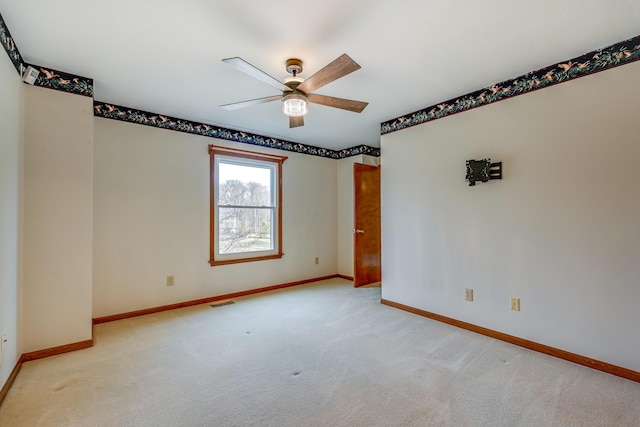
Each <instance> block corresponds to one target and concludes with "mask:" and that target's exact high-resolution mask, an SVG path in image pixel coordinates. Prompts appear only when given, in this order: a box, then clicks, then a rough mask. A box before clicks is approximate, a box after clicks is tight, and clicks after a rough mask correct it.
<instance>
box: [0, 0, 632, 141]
mask: <svg viewBox="0 0 640 427" xmlns="http://www.w3.org/2000/svg"><path fill="white" fill-rule="evenodd" d="M0 13H1V14H2V15H3V17H4V20H5V22H6V24H7V26H8V28H9V31H11V34H12V35H13V38H14V40H15V42H16V44H17V46H18V48H19V49H20V53H21V54H22V56H23V57H24V60H25V61H26V62H28V63H32V64H36V65H39V66H43V67H50V68H54V69H57V70H61V71H65V72H68V73H72V74H77V75H81V76H85V77H90V78H93V79H94V84H95V99H96V100H99V101H104V102H109V103H114V104H118V105H122V106H126V107H131V108H136V109H140V110H145V111H151V112H154V113H160V114H165V115H170V116H174V117H178V118H182V119H188V120H193V121H197V122H204V123H209V124H214V125H219V126H224V127H230V128H233V129H238V130H245V131H250V132H254V133H258V134H261V135H265V136H272V137H277V138H281V139H286V140H290V141H295V142H301V143H304V144H309V145H315V146H320V147H325V148H330V149H342V148H347V147H352V146H356V145H360V144H365V145H370V146H374V147H379V143H380V123H381V122H383V121H386V120H389V119H392V118H395V117H397V116H400V115H404V114H406V113H410V112H412V111H415V110H418V109H421V108H425V107H428V106H430V105H433V104H436V103H438V102H442V101H445V100H448V99H450V98H453V97H456V96H460V95H464V94H466V93H468V92H472V91H474V90H477V89H481V88H483V87H487V86H490V85H492V84H493V83H497V82H500V81H503V80H506V79H509V78H512V77H517V76H519V75H522V74H525V73H527V72H529V71H533V70H537V69H539V68H542V67H545V66H548V65H552V64H554V63H557V62H560V61H564V60H567V59H570V58H573V57H576V56H579V55H581V54H583V53H587V52H589V51H591V50H595V49H598V48H601V47H606V46H608V45H611V44H614V43H616V42H619V41H622V40H625V39H628V38H631V37H634V36H637V35H639V34H640V0H536V1H526V2H525V1H513V0H448V1H445V0H439V1H434V0H394V1H383V0H348V1H345V0H316V1H304V0H298V1H286V0H262V1H258V0H254V1H250V0H233V1H232V0H180V1H177V0H174V1H170V0H103V1H92V0H57V1H51V0H20V1H18V0H0ZM342 53H347V54H348V55H349V56H350V57H351V58H353V59H354V60H355V61H356V62H358V63H359V64H360V65H361V66H362V69H360V70H358V71H356V72H354V73H353V74H350V75H348V76H346V77H343V78H342V79H340V80H337V81H335V82H333V83H330V84H329V85H327V86H324V87H323V88H321V89H319V90H317V92H316V93H319V94H323V95H330V96H337V97H343V98H349V99H355V100H360V101H366V102H369V106H368V107H367V108H366V109H365V110H364V111H363V112H362V113H361V114H356V113H352V112H349V111H343V110H338V109H333V108H328V107H324V106H321V105H315V104H312V105H311V106H310V111H309V113H308V115H307V116H306V117H305V126H304V127H302V128H295V129H289V127H288V120H287V118H286V116H284V115H283V114H282V111H281V106H280V105H279V103H278V102H272V103H268V104H262V105H258V106H254V107H249V108H246V109H242V110H236V111H225V110H223V109H221V108H219V105H221V104H226V103H231V102H237V101H244V100H248V99H254V98H259V97H264V96H269V95H277V94H278V91H277V90H276V89H274V88H273V87H271V86H269V85H267V84H265V83H262V82H260V81H258V80H255V79H253V78H251V77H249V76H247V75H246V74H243V73H241V72H239V71H237V70H235V69H233V68H232V67H230V66H228V65H225V64H224V63H222V62H221V59H223V58H228V57H233V56H240V57H241V58H243V59H245V60H246V61H248V62H250V63H251V64H253V65H255V66H256V67H258V68H260V69H262V70H263V71H265V72H266V73H268V74H270V75H272V76H273V77H275V78H277V79H283V78H284V77H286V76H287V75H288V74H287V73H286V71H285V66H284V63H285V61H286V59H288V58H292V57H294V58H300V59H302V60H303V61H304V71H303V72H302V73H301V75H302V77H309V76H310V75H311V74H313V73H314V72H315V71H317V70H319V69H320V68H322V67H323V66H324V65H326V64H327V63H329V62H330V61H332V60H333V59H335V58H337V57H338V56H339V55H341V54H342Z"/></svg>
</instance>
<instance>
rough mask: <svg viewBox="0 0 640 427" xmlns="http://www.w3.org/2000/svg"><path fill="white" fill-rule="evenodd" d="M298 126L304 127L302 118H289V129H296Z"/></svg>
mask: <svg viewBox="0 0 640 427" xmlns="http://www.w3.org/2000/svg"><path fill="white" fill-rule="evenodd" d="M298 126H304V116H300V117H289V127H290V128H297V127H298Z"/></svg>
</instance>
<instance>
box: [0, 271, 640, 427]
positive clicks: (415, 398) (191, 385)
mask: <svg viewBox="0 0 640 427" xmlns="http://www.w3.org/2000/svg"><path fill="white" fill-rule="evenodd" d="M379 300H380V288H375V287H373V288H364V289H353V288H352V287H351V286H350V283H349V282H347V281H344V280H341V279H334V280H328V281H324V282H318V283H316V284H310V285H304V286H299V287H295V288H289V289H286V290H281V291H274V292H270V293H266V294H262V295H258V296H253V297H244V298H238V299H236V300H235V304H233V305H226V306H221V307H217V308H212V307H210V305H201V306H196V307H191V308H186V309H181V310H175V311H172V312H165V313H161V314H156V315H148V316H144V317H138V318H134V319H127V320H121V321H118V322H112V323H107V324H103V325H98V326H97V327H96V328H95V331H94V339H95V346H94V347H93V348H90V349H87V350H82V351H78V352H75V353H69V354H65V355H60V356H56V357H52V358H48V359H43V360H38V361H33V362H28V363H25V364H24V366H23V368H22V370H21V372H20V374H19V375H18V377H17V379H16V381H15V383H14V385H13V387H12V388H11V390H10V392H9V394H8V396H7V398H6V400H5V402H4V403H3V404H2V406H1V407H0V425H1V426H3V427H8V426H456V427H458V426H640V384H638V383H635V382H632V381H628V380H624V379H621V378H618V377H615V376H611V375H608V374H604V373H601V372H598V371H594V370H591V369H588V368H585V367H582V366H577V365H574V364H572V363H568V362H565V361H562V360H559V359H555V358H553V357H550V356H545V355H542V354H539V353H535V352H532V351H529V350H525V349H522V348H519V347H516V346H513V345H510V344H506V343H503V342H500V341H496V340H494V339H491V338H487V337H484V336H480V335H476V334H473V333H471V332H467V331H464V330H461V329H457V328H454V327H451V326H448V325H444V324H441V323H438V322H434V321H431V320H428V319H425V318H422V317H419V316H416V315H413V314H409V313H405V312H402V311H399V310H396V309H393V308H390V307H386V306H382V305H380V303H379Z"/></svg>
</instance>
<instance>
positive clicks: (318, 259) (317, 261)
mask: <svg viewBox="0 0 640 427" xmlns="http://www.w3.org/2000/svg"><path fill="white" fill-rule="evenodd" d="M318 264H320V257H316V265H318Z"/></svg>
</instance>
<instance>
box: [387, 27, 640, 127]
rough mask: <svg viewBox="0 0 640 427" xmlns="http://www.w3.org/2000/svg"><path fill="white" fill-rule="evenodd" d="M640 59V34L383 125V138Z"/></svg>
mask: <svg viewBox="0 0 640 427" xmlns="http://www.w3.org/2000/svg"><path fill="white" fill-rule="evenodd" d="M637 60H640V35H639V36H636V37H633V38H631V39H628V40H625V41H622V42H619V43H616V44H614V45H612V46H609V47H606V48H603V49H598V50H594V51H592V52H589V53H586V54H584V55H581V56H578V57H577V58H573V59H571V60H569V61H565V62H562V63H559V64H554V65H550V66H548V67H545V68H541V69H539V70H537V71H533V72H530V73H527V74H525V75H523V76H520V77H517V78H515V79H511V80H505V81H503V82H500V83H496V84H494V85H493V86H490V87H486V88H484V89H480V90H477V91H475V92H471V93H468V94H466V95H463V96H460V97H458V98H453V99H450V100H448V101H445V102H442V103H440V104H436V105H432V106H430V107H426V108H424V109H422V110H418V111H414V112H413V113H409V114H406V115H404V116H400V117H397V118H395V119H392V120H388V121H386V122H383V123H382V124H381V125H380V133H381V135H385V134H388V133H392V132H396V131H399V130H402V129H406V128H408V127H412V126H416V125H420V124H423V123H426V122H429V121H432V120H436V119H441V118H443V117H447V116H450V115H452V114H456V113H460V112H463V111H467V110H471V109H473V108H477V107H481V106H483V105H487V104H491V103H493V102H497V101H502V100H504V99H508V98H511V97H513V96H517V95H522V94H524V93H528V92H532V91H534V90H538V89H543V88H545V87H549V86H552V85H555V84H558V83H562V82H566V81H569V80H573V79H576V78H579V77H584V76H587V75H589V74H594V73H597V72H599V71H604V70H607V69H610V68H613V67H617V66H619V65H624V64H628V63H631V62H633V61H637Z"/></svg>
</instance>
